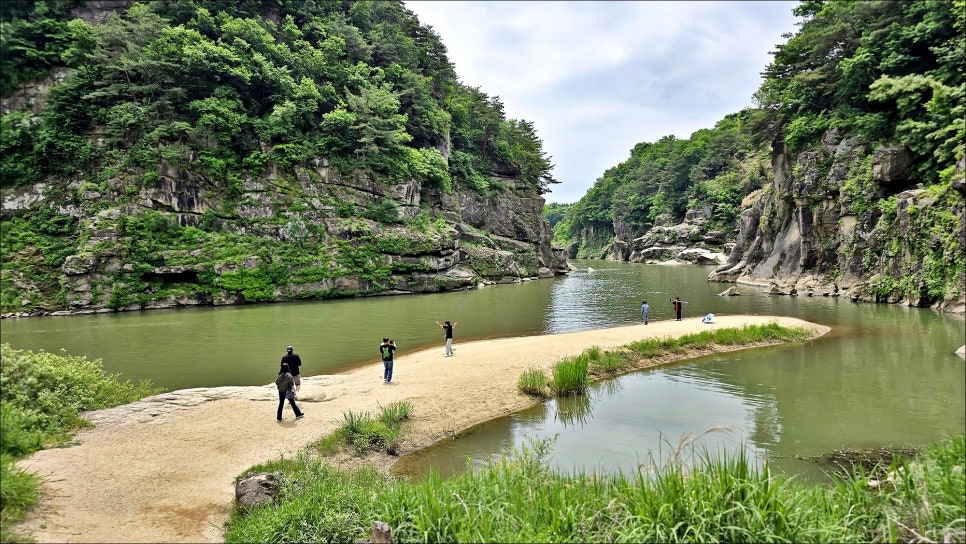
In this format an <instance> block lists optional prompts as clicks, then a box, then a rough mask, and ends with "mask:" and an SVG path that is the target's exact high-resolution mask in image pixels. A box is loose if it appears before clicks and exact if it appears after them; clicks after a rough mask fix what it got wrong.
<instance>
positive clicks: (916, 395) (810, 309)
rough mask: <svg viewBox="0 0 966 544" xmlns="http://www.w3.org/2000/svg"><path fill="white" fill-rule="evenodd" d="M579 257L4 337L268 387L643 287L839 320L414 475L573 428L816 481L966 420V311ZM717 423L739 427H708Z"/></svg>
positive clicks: (589, 322) (597, 448)
mask: <svg viewBox="0 0 966 544" xmlns="http://www.w3.org/2000/svg"><path fill="white" fill-rule="evenodd" d="M574 264H575V265H576V266H577V267H578V270H577V271H575V272H573V273H571V274H570V275H569V276H566V277H560V278H555V279H545V280H538V281H531V282H524V283H521V284H515V285H500V286H491V287H486V288H483V289H474V290H470V291H461V292H455V293H441V294H430V295H411V296H395V297H371V298H359V299H346V300H334V301H317V302H299V303H282V304H266V305H252V306H235V307H222V308H188V309H180V310H155V311H146V312H136V313H120V314H100V315H85V316H71V317H44V318H29V319H7V320H3V321H2V323H0V341H3V342H6V343H9V344H11V345H12V346H13V347H14V348H17V349H32V350H39V349H43V350H46V351H49V352H60V350H62V349H63V350H65V351H66V353H68V354H71V355H85V356H87V357H88V358H91V359H98V358H99V359H101V360H102V361H103V364H104V368H105V369H106V370H107V372H110V373H121V374H122V376H123V377H124V378H128V379H132V380H138V379H143V378H148V379H151V380H152V381H153V382H155V383H156V384H158V385H160V386H162V387H165V388H167V389H184V388H192V387H212V386H220V385H264V384H267V383H270V382H271V381H272V380H273V378H274V375H275V372H276V371H277V368H278V367H277V365H278V361H279V358H280V357H281V355H282V354H283V353H284V350H285V346H286V345H287V344H293V345H294V346H295V351H296V352H297V353H299V354H300V355H301V357H302V360H303V362H304V364H303V367H302V371H303V374H305V375H317V374H328V373H335V372H339V371H343V370H347V369H350V368H353V367H356V366H359V365H361V364H375V363H376V362H377V357H378V353H377V350H376V347H377V345H378V344H379V342H380V340H381V339H382V337H383V336H391V337H393V338H394V339H395V340H396V343H397V344H398V345H399V346H400V349H399V351H397V357H400V356H405V354H406V353H407V352H410V351H415V350H419V349H423V348H426V347H429V346H433V345H438V344H440V340H439V337H440V332H439V329H438V327H436V325H435V323H434V321H436V320H440V321H443V320H445V319H449V320H452V321H458V322H459V327H458V328H457V329H456V341H455V345H456V346H457V347H458V345H459V343H460V341H468V340H476V339H483V338H495V337H504V336H521V335H532V334H545V333H557V332H567V331H575V330H587V329H595V328H606V327H613V326H621V325H628V324H632V323H637V322H639V320H640V314H639V307H640V303H641V300H642V299H647V300H648V302H650V304H651V306H652V308H653V313H652V314H651V319H652V320H663V319H673V312H672V309H671V304H670V302H669V299H670V298H672V297H674V296H680V297H681V299H682V300H684V301H686V302H687V304H686V305H685V308H684V313H685V316H686V317H696V316H702V315H705V314H706V313H709V312H713V313H716V314H763V315H787V316H793V317H798V318H801V319H805V320H808V321H812V322H816V323H821V324H824V325H828V326H830V327H832V331H831V332H830V333H829V334H827V335H826V336H824V337H822V338H820V339H818V340H814V341H811V342H808V343H804V344H797V345H790V346H779V347H772V348H765V349H755V350H745V351H741V352H736V353H730V354H725V355H719V356H713V357H707V358H702V359H697V360H691V361H686V362H681V363H678V364H674V365H670V366H667V367H662V368H658V369H653V370H649V371H643V372H638V373H634V374H631V375H627V376H623V377H620V378H618V379H614V380H610V381H607V382H604V383H600V384H596V385H595V386H594V387H593V388H592V390H591V391H590V393H589V394H588V395H587V396H586V397H583V398H577V399H566V400H562V401H549V402H547V403H544V404H543V405H541V406H539V407H537V408H535V409H533V410H528V411H526V412H523V413H520V414H515V415H513V416H511V417H508V418H503V419H501V420H498V421H495V422H492V423H489V424H486V425H483V426H481V427H478V428H476V429H474V430H473V431H472V432H470V433H467V435H466V436H464V437H462V438H460V439H458V440H452V441H448V442H446V443H444V444H440V445H438V446H436V447H434V448H430V449H429V450H426V451H424V452H421V453H420V454H417V455H413V456H409V457H408V458H406V459H404V460H403V461H402V462H400V463H399V464H398V465H397V468H396V470H397V472H398V473H400V474H418V473H422V472H424V471H425V470H427V469H428V468H430V467H433V468H436V469H438V470H440V471H441V472H443V473H444V474H452V473H453V472H456V471H458V470H461V469H462V468H463V467H465V466H467V459H469V462H470V463H471V464H478V463H480V462H483V461H485V460H487V459H491V458H493V457H495V456H497V455H500V454H501V453H502V452H504V451H507V450H509V449H513V448H520V447H523V446H525V445H526V444H527V442H528V441H529V440H532V439H537V438H555V440H556V442H555V445H554V448H553V454H552V457H553V462H554V463H555V464H556V465H557V466H559V467H560V468H562V469H565V470H567V469H574V470H623V471H628V470H637V469H638V467H639V466H640V465H642V464H646V462H647V460H648V454H649V453H650V454H651V457H654V458H656V460H658V461H660V459H661V458H662V457H664V456H666V454H667V453H668V452H669V451H671V450H673V449H675V448H676V447H677V445H678V444H679V442H680V440H681V439H682V437H686V436H692V437H695V441H694V444H695V448H696V449H702V448H708V449H710V450H714V451H721V450H726V451H731V452H734V451H737V450H739V449H740V450H744V451H745V452H746V453H748V454H749V456H750V457H753V458H756V459H766V458H767V459H769V462H770V464H771V466H773V467H774V468H777V469H778V470H780V471H782V472H786V473H796V474H802V475H804V476H805V477H806V478H810V477H813V476H816V475H818V474H820V472H821V469H820V468H817V466H816V465H815V463H810V462H807V461H804V460H802V459H800V458H801V457H809V456H815V455H820V454H823V453H827V452H829V451H831V450H835V449H838V448H856V449H862V448H879V447H904V446H914V445H921V444H926V443H931V442H934V441H936V440H938V439H940V438H942V437H943V436H945V435H948V434H958V433H963V432H964V430H966V429H964V428H966V364H964V361H963V359H962V358H960V357H959V356H957V355H956V354H955V353H954V352H955V350H956V349H957V348H958V347H959V346H961V345H963V343H964V342H966V338H964V337H966V334H964V320H963V317H962V316H949V315H942V314H938V313H936V312H933V311H930V310H922V309H912V308H905V307H898V306H893V305H876V304H866V303H853V302H851V301H848V300H843V299H840V298H831V297H787V296H766V295H764V294H762V293H761V292H760V290H759V289H752V288H742V287H740V286H739V290H740V291H741V292H742V295H741V296H737V297H719V296H717V293H719V292H721V291H723V290H724V289H726V288H727V287H729V286H730V285H731V284H721V283H709V282H707V281H706V278H707V274H708V272H709V271H710V270H711V269H710V268H708V267H700V266H690V265H688V266H664V265H642V264H632V263H614V262H606V261H575V262H574ZM588 267H592V268H593V269H594V270H593V271H588ZM454 361H455V359H454ZM404 372H405V368H404V365H400V364H397V369H396V373H397V374H402V373H404ZM332 417H333V418H339V417H341V414H332ZM712 428H725V429H728V430H723V431H713V432H710V433H706V432H705V431H707V430H708V429H712Z"/></svg>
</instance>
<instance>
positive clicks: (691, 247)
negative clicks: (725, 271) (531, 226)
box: [570, 206, 734, 264]
mask: <svg viewBox="0 0 966 544" xmlns="http://www.w3.org/2000/svg"><path fill="white" fill-rule="evenodd" d="M710 217H711V210H710V209H709V208H708V207H707V206H702V207H696V208H692V209H689V210H688V211H687V212H686V214H685V217H684V221H683V222H681V223H678V224H674V222H673V219H672V217H671V216H670V215H668V214H664V215H661V216H659V217H657V219H656V220H655V221H654V225H653V226H652V227H651V228H650V229H648V231H647V232H645V233H644V234H642V235H641V236H637V237H633V233H632V231H631V229H630V228H629V227H628V226H627V225H626V224H624V223H623V222H622V221H619V220H617V221H615V222H614V227H613V228H614V231H613V238H614V239H613V241H612V242H611V243H610V244H609V245H607V246H606V247H605V248H604V249H603V251H602V253H601V254H600V255H596V256H594V257H596V258H600V259H606V260H612V261H628V262H632V263H650V264H654V263H661V262H668V261H679V262H684V263H690V264H721V263H724V262H726V261H727V259H728V255H727V253H726V252H728V251H730V250H731V248H732V247H733V245H734V244H733V243H732V242H728V241H727V236H726V235H725V233H724V232H721V231H715V230H708V228H707V224H708V219H709V218H710ZM610 234H611V233H610V232H606V233H596V232H584V233H583V234H582V237H581V238H582V242H581V244H580V245H588V244H587V240H592V239H594V238H599V237H601V236H609V235H610ZM574 249H576V248H573V249H571V251H570V254H571V256H573V255H574Z"/></svg>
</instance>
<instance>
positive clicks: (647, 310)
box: [641, 300, 651, 325]
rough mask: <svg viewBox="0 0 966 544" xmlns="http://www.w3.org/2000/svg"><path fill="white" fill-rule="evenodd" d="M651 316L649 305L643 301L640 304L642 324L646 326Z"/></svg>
mask: <svg viewBox="0 0 966 544" xmlns="http://www.w3.org/2000/svg"><path fill="white" fill-rule="evenodd" d="M650 315H651V305H650V304H648V303H647V301H646V300H645V301H644V302H642V303H641V317H643V318H644V324H645V325H647V319H648V317H649V316H650Z"/></svg>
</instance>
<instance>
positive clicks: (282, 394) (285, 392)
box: [275, 346, 305, 421]
mask: <svg viewBox="0 0 966 544" xmlns="http://www.w3.org/2000/svg"><path fill="white" fill-rule="evenodd" d="M290 347H291V346H290ZM275 387H277V388H278V412H277V413H276V415H275V419H276V420H277V421H282V408H284V407H285V401H286V400H287V401H288V403H289V404H291V405H292V410H295V419H302V418H303V417H305V412H303V411H301V410H299V407H298V405H297V404H295V391H294V390H293V387H295V378H294V377H293V376H292V373H291V372H289V370H288V363H282V368H281V370H279V371H278V376H277V377H276V378H275Z"/></svg>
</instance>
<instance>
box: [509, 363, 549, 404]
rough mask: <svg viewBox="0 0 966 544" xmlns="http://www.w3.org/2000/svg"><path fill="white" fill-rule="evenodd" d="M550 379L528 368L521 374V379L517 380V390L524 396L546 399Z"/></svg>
mask: <svg viewBox="0 0 966 544" xmlns="http://www.w3.org/2000/svg"><path fill="white" fill-rule="evenodd" d="M549 382H550V379H549V378H547V375H546V374H544V373H543V372H541V371H539V370H537V369H535V368H528V369H526V370H524V371H523V374H520V378H519V379H518V380H517V389H519V390H520V392H521V393H523V394H524V395H533V396H535V397H544V396H546V394H547V391H546V389H547V385H548V384H549Z"/></svg>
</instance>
